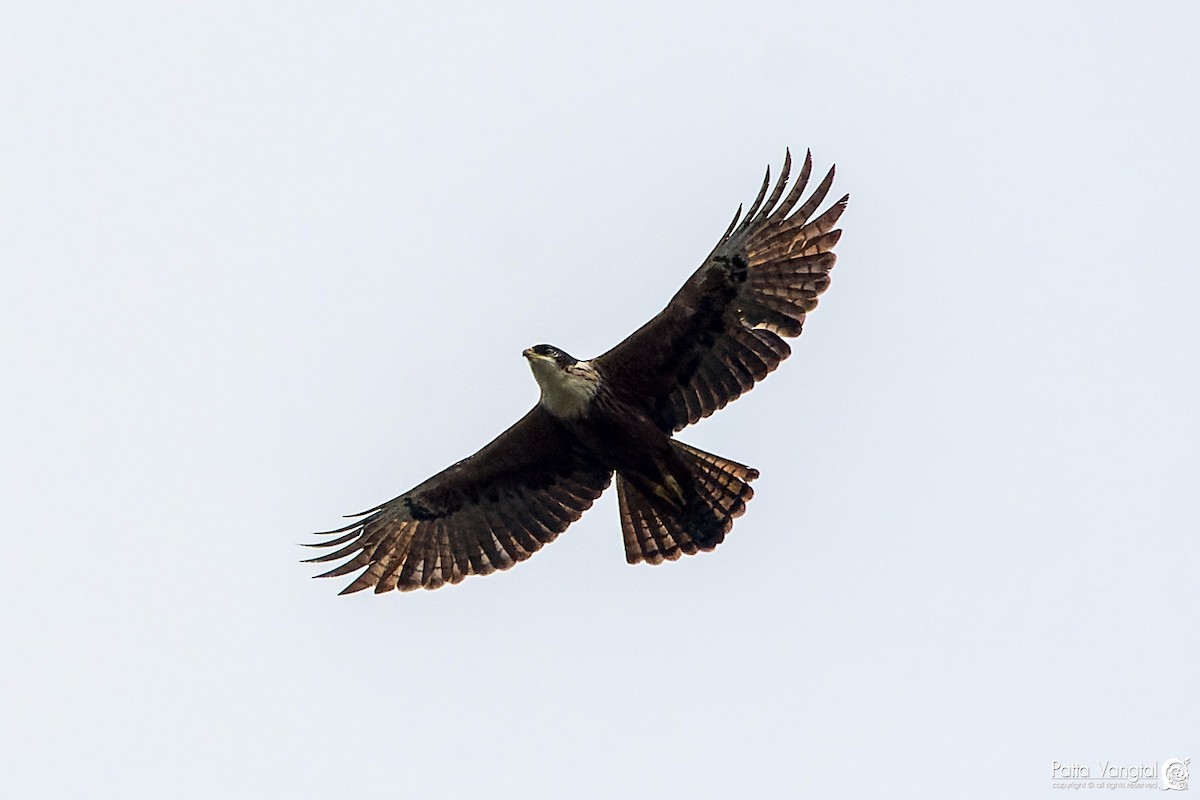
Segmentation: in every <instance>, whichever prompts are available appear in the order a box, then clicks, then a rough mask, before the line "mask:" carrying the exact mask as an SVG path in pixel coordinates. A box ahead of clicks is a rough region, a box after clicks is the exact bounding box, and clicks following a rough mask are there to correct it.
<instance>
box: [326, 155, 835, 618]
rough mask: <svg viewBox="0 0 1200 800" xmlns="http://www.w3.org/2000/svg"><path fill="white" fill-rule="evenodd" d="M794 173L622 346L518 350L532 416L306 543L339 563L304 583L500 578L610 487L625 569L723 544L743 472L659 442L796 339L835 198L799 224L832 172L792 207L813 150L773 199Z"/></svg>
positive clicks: (385, 587) (829, 243)
mask: <svg viewBox="0 0 1200 800" xmlns="http://www.w3.org/2000/svg"><path fill="white" fill-rule="evenodd" d="M791 166H792V158H791V153H790V152H789V153H788V154H787V157H786V158H785V159H784V162H783V169H782V170H781V175H780V177H779V180H778V181H777V182H776V183H775V185H774V188H771V171H770V169H768V170H767V175H766V177H765V178H764V179H763V184H762V189H760V190H759V193H758V197H757V198H756V199H755V201H754V203H753V204H751V206H750V209H749V210H748V211H747V212H746V214H745V215H742V213H741V212H742V209H741V207H739V208H738V212H737V213H736V214H735V215H734V217H733V221H732V222H731V223H730V224H729V228H728V229H727V230H726V231H725V233H724V234H723V235H722V236H721V238H720V240H719V241H718V242H717V245H716V247H715V248H714V249H713V251H712V253H710V254H709V256H708V257H707V258H706V259H704V263H702V264H701V265H700V268H699V269H697V270H696V272H695V273H693V274H692V276H691V277H690V278H688V280H687V282H686V283H685V284H684V285H683V288H682V289H680V290H679V291H678V292H677V293H676V294H675V296H674V297H673V298H672V299H671V302H670V303H668V304H667V306H666V308H664V309H663V310H662V311H661V312H660V313H659V314H658V316H656V317H654V318H653V319H652V320H650V321H649V322H647V323H646V324H645V325H643V326H642V327H641V328H639V329H638V330H636V331H634V332H633V334H631V335H630V336H629V337H628V338H627V339H625V341H623V342H621V343H620V344H618V345H617V346H616V347H614V348H613V349H611V350H609V351H608V352H607V353H605V354H603V355H601V356H597V357H595V358H592V359H589V360H586V361H581V360H580V359H577V358H575V357H573V356H570V355H568V354H567V353H566V352H565V351H563V350H561V349H559V348H557V347H552V346H550V345H547V344H539V345H535V346H533V347H530V348H528V349H527V350H525V352H524V355H525V358H526V359H527V360H528V361H529V366H530V369H532V371H533V377H534V378H535V379H536V380H537V383H538V386H539V388H540V390H541V397H540V398H539V400H538V403H537V405H535V406H534V407H533V408H532V409H531V410H530V411H529V413H527V414H526V415H525V416H524V417H522V418H521V419H520V420H518V421H517V422H516V424H514V425H513V426H512V427H511V428H509V429H508V430H506V431H505V432H504V433H502V434H500V435H499V436H498V437H497V438H496V439H495V440H494V441H492V442H491V443H490V444H488V445H487V446H486V447H484V448H483V449H482V450H480V451H479V452H478V453H476V454H475V455H473V456H471V457H470V458H466V459H463V460H462V461H459V462H458V463H457V464H454V465H453V466H451V467H449V468H447V469H445V470H443V471H442V472H439V473H438V474H437V475H434V476H433V477H432V478H430V479H429V480H427V481H425V482H424V483H422V484H421V485H420V486H417V487H416V488H415V489H412V490H410V491H407V492H405V493H404V494H402V495H400V496H399V497H397V498H395V499H393V500H389V501H387V502H386V503H383V504H381V505H379V506H376V507H375V508H372V509H370V510H368V511H364V512H362V513H361V514H355V515H353V516H354V517H357V519H356V520H355V521H354V522H352V523H351V524H349V525H347V526H345V527H343V528H339V529H338V530H334V531H328V532H326V533H323V534H318V535H320V536H332V537H333V538H331V539H328V540H326V541H322V542H319V543H316V544H310V545H308V546H309V547H326V548H337V549H336V550H334V551H332V552H329V553H326V554H324V555H321V556H318V557H316V558H312V559H307V561H308V562H325V561H336V560H338V559H342V558H348V559H349V560H348V561H346V562H345V563H343V564H341V565H340V566H337V567H335V568H334V569H332V570H330V571H328V572H325V573H323V574H321V575H318V576H316V577H319V578H326V577H334V576H339V575H348V574H350V573H352V572H355V571H357V570H362V572H361V573H360V574H359V575H358V576H357V577H356V578H355V579H354V581H353V582H352V583H351V584H350V585H349V586H347V587H346V588H345V589H344V590H343V591H342V594H349V593H352V592H358V591H361V590H363V589H374V591H375V592H376V593H382V592H386V591H390V590H392V589H398V590H400V591H410V590H412V589H422V588H423V589H436V588H438V587H440V586H443V585H445V584H447V583H459V582H460V581H462V580H463V579H464V578H466V577H467V576H468V575H487V574H489V573H492V572H495V571H496V570H502V569H508V568H509V567H511V566H513V565H514V564H516V563H517V562H518V561H524V560H525V559H527V558H529V557H530V556H531V555H533V553H535V552H537V551H538V550H540V549H541V547H542V545H544V544H546V543H548V542H550V541H552V540H554V539H555V537H557V536H558V535H559V534H560V533H562V532H563V531H564V530H566V529H567V527H568V526H569V525H570V524H571V523H572V522H574V521H575V520H577V519H579V517H580V515H582V514H583V512H584V511H586V510H587V509H588V508H589V507H591V505H592V503H593V502H595V500H596V498H598V497H599V496H600V495H601V493H603V492H604V490H605V489H606V488H608V485H609V483H610V481H612V479H613V475H614V474H615V475H616V483H617V503H618V507H619V509H620V516H621V532H622V535H623V537H624V541H625V558H626V560H627V561H628V562H629V563H630V564H636V563H639V562H643V561H644V562H647V563H650V564H659V563H662V562H663V561H664V560H668V561H673V560H675V559H678V558H679V557H680V556H681V555H684V554H687V555H691V554H693V553H697V552H700V551H708V550H712V549H714V548H715V547H716V546H717V545H718V544H720V543H721V542H722V541H724V539H725V535H726V534H727V533H729V531H730V529H731V528H732V526H733V520H734V519H735V518H736V517H739V516H741V515H742V514H743V513H744V512H745V510H746V503H747V501H749V500H750V498H751V497H752V496H753V494H754V491H753V490H752V489H751V488H750V481H752V480H754V479H755V478H757V477H758V471H757V470H755V469H752V468H750V467H747V466H743V465H742V464H738V463H736V462H734V461H730V460H728V459H725V458H721V457H720V456H715V455H712V454H711V453H706V452H704V451H702V450H697V449H696V448H694V447H690V446H688V445H686V444H684V443H683V442H680V441H678V440H676V439H674V438H673V434H674V433H675V432H677V431H679V430H682V429H683V428H684V427H686V426H688V425H690V424H692V423H694V422H696V421H698V420H700V419H701V418H703V417H707V416H709V415H710V414H712V413H713V412H714V411H717V410H718V409H721V408H723V407H724V406H725V405H726V404H728V403H729V402H731V401H732V400H735V399H736V398H738V397H739V396H741V395H742V394H743V393H745V392H747V391H749V390H750V389H751V388H752V387H753V386H754V384H755V383H756V382H757V381H760V380H762V379H763V378H765V377H766V376H767V374H768V373H769V372H771V371H772V370H774V369H775V368H776V367H777V366H779V363H780V362H781V361H783V360H784V359H785V358H787V357H788V355H789V354H790V353H791V348H790V347H788V344H787V342H785V341H784V338H785V337H794V336H799V335H800V330H801V327H802V326H803V324H804V318H805V315H806V314H807V313H808V312H809V311H812V310H813V309H814V308H815V307H816V305H817V297H818V295H820V294H821V293H822V292H823V291H825V289H826V287H828V286H829V271H830V270H831V269H832V268H833V264H834V260H835V255H834V253H833V247H834V245H835V244H837V241H838V238H839V237H840V236H841V230H838V229H835V228H834V226H835V225H836V224H837V221H838V217H840V216H841V214H842V211H844V210H845V208H846V204H847V202H848V201H849V199H850V196H849V195H846V196H845V197H843V198H842V199H840V200H838V201H837V202H836V203H833V204H832V205H831V206H830V207H829V208H828V209H827V210H825V211H824V212H823V213H821V214H820V215H817V216H814V214H815V213H816V211H817V210H818V208H820V206H821V204H822V203H823V202H824V200H825V196H826V195H827V194H828V192H829V188H830V186H831V185H832V183H833V174H834V170H833V169H832V168H830V170H829V172H828V174H826V175H825V178H824V179H823V180H822V181H821V183H820V184H819V185H818V186H817V188H816V189H815V190H813V192H812V194H811V195H810V196H809V197H808V199H806V200H804V202H803V203H801V202H800V200H801V196H802V195H803V193H804V190H805V188H806V187H807V185H808V180H809V176H810V174H811V172H812V154H811V152H810V153H809V154H807V155H806V156H805V159H804V164H803V166H802V167H801V169H800V174H799V175H798V176H797V177H796V181H795V183H794V184H792V186H791V188H790V189H788V178H789V174H790V172H791ZM768 189H770V196H768V194H767V192H768ZM785 191H786V192H787V194H786V196H784V192H785ZM739 220H741V222H740V224H739Z"/></svg>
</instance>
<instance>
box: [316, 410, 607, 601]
mask: <svg viewBox="0 0 1200 800" xmlns="http://www.w3.org/2000/svg"><path fill="white" fill-rule="evenodd" d="M611 477H612V474H611V471H610V470H608V469H605V468H603V467H602V466H599V465H598V464H596V463H595V462H594V461H592V460H591V459H590V458H589V457H588V456H587V455H586V454H585V453H582V452H581V451H580V450H579V448H578V447H577V446H576V444H575V440H574V437H572V436H571V434H570V433H569V432H568V431H567V430H566V428H564V427H563V425H562V423H561V422H559V421H558V420H556V419H555V418H554V417H553V416H551V415H550V414H549V413H548V412H546V411H544V410H543V409H542V408H541V407H540V406H534V408H533V410H532V411H530V412H529V413H528V414H526V415H525V416H524V417H522V418H521V420H520V421H518V422H517V423H516V424H515V425H513V426H512V427H511V428H509V429H508V430H507V431H505V432H504V433H502V434H500V436H498V437H497V438H496V439H495V440H494V441H493V442H492V443H491V444H489V445H487V446H486V447H484V448H483V449H482V450H480V451H479V452H478V453H476V454H475V455H473V456H471V457H470V458H467V459H464V460H462V461H460V462H458V463H457V464H455V465H454V466H452V467H450V468H448V469H446V470H443V471H442V472H440V473H438V474H437V475H434V476H433V477H432V478H430V479H429V480H427V481H425V482H424V483H422V484H421V485H420V486H418V487H416V488H415V489H413V490H412V491H409V492H405V493H404V494H402V495H400V496H399V497H397V498H395V499H394V500H389V501H388V502H386V503H384V504H383V505H380V506H377V507H375V508H373V509H371V510H370V511H365V512H363V514H361V515H357V516H361V517H362V519H359V520H358V521H356V522H354V523H352V524H350V525H347V526H346V527H344V528H340V529H338V530H336V531H328V532H327V533H326V534H320V535H334V534H341V535H339V536H337V537H336V538H334V539H331V540H329V541H326V542H321V543H319V544H315V545H309V546H310V547H336V546H338V545H345V546H344V547H342V548H340V549H339V550H337V551H336V552H333V553H328V554H326V555H322V556H318V557H317V558H312V559H308V560H309V561H310V562H318V561H335V560H337V559H339V558H345V557H347V556H353V557H352V558H350V560H349V561H347V562H346V563H345V564H342V565H341V566H339V567H336V568H334V569H332V570H330V571H329V572H326V573H324V574H322V575H318V576H317V577H318V578H328V577H333V576H336V575H346V574H348V573H351V572H353V571H355V570H357V569H362V568H364V567H365V568H366V569H365V570H364V571H363V573H362V574H361V575H359V576H358V578H357V579H355V581H354V582H353V583H351V584H350V585H349V586H347V587H346V589H345V590H343V591H342V594H349V593H351V592H357V591H361V590H362V589H366V588H368V587H374V588H375V592H376V593H381V592H386V591H389V590H391V589H399V590H400V591H409V590H411V589H417V588H425V589H436V588H438V587H439V586H442V585H443V584H446V583H458V582H459V581H461V580H462V579H463V578H465V577H466V576H467V575H487V574H489V573H492V572H495V571H496V570H499V569H508V568H509V567H511V566H512V565H513V564H515V563H517V562H518V561H524V560H525V559H527V558H529V556H530V555H532V554H533V553H535V552H536V551H538V550H540V549H541V547H542V545H544V544H546V543H547V542H550V541H553V540H554V538H555V537H556V536H558V534H560V533H562V532H563V531H565V530H566V529H567V526H569V525H570V524H571V523H572V522H574V521H575V520H577V519H579V517H580V515H581V514H583V512H584V511H586V510H587V509H588V508H589V507H591V505H592V503H593V502H594V501H595V500H596V498H597V497H599V496H600V494H601V493H602V492H603V491H604V489H605V488H606V487H607V486H608V482H609V479H610V478H611Z"/></svg>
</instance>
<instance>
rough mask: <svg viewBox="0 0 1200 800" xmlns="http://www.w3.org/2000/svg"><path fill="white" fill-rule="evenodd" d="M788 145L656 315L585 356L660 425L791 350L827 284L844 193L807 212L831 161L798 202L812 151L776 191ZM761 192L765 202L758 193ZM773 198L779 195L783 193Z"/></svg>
mask: <svg viewBox="0 0 1200 800" xmlns="http://www.w3.org/2000/svg"><path fill="white" fill-rule="evenodd" d="M791 165H792V156H791V153H790V152H789V153H788V154H787V157H786V158H785V160H784V162H783V170H782V174H781V175H780V177H779V181H778V182H777V183H776V184H775V188H774V189H773V190H772V191H771V196H770V197H769V198H768V197H767V190H768V188H770V184H771V172H770V170H767V176H766V178H764V179H763V185H762V189H761V190H759V193H758V197H757V198H756V199H755V201H754V203H753V205H752V206H751V207H750V210H749V211H748V212H747V213H746V215H745V217H744V218H742V223H741V225H738V219H739V217H741V209H740V208H739V209H738V213H737V214H736V215H734V218H733V222H731V223H730V225H729V229H728V230H726V231H725V234H724V235H723V236H722V237H721V239H720V241H719V242H718V243H717V246H716V248H715V249H714V250H713V251H712V253H711V254H710V255H709V256H708V258H706V259H705V260H704V263H703V264H701V265H700V268H699V269H697V270H696V272H695V273H694V274H693V275H692V277H691V278H689V279H688V281H687V283H685V284H684V285H683V288H682V289H680V290H679V291H678V292H677V293H676V295H675V297H673V298H672V299H671V302H670V303H668V304H667V307H666V308H664V309H663V310H662V311H661V312H660V313H659V314H658V316H656V317H655V318H654V319H652V320H650V321H649V322H648V323H646V324H645V325H643V326H642V327H641V328H639V329H638V330H637V331H635V332H634V333H632V334H631V335H630V336H629V337H628V338H627V339H625V341H623V342H621V343H620V344H619V345H617V346H616V347H614V348H613V349H612V350H609V351H608V352H607V353H605V354H604V355H602V356H599V357H598V358H596V359H593V363H594V364H595V365H596V367H597V368H598V369H599V370H600V372H601V374H602V375H604V376H605V378H606V379H607V380H609V381H610V382H611V385H615V386H620V387H622V388H623V389H624V390H626V391H627V392H628V393H629V398H628V399H630V400H634V401H641V402H643V403H644V402H645V400H646V398H650V404H651V411H652V413H653V414H654V415H655V417H656V418H657V420H658V422H659V424H660V425H661V426H662V428H663V429H664V430H666V431H678V430H680V429H682V428H684V427H686V426H687V425H690V424H692V423H693V422H696V421H698V420H700V419H701V418H703V417H707V416H708V415H709V414H712V413H713V412H714V411H717V410H718V409H720V408H724V407H725V405H726V404H728V403H729V402H731V401H733V400H735V399H737V398H738V397H740V396H741V395H742V394H743V393H745V392H747V391H749V390H750V389H751V388H752V387H753V386H754V384H755V383H756V382H757V381H760V380H762V379H763V378H765V377H766V376H767V374H768V373H770V372H771V371H772V370H774V369H775V368H776V367H777V366H779V363H780V362H781V361H783V360H784V359H785V358H787V357H788V355H790V354H791V348H790V347H788V345H787V342H785V341H784V340H783V338H782V337H785V336H786V337H792V336H799V335H800V331H801V329H802V327H803V325H804V318H805V315H806V314H807V313H808V312H809V311H812V310H813V309H814V308H816V306H817V296H818V295H820V294H821V293H822V292H824V291H825V289H826V288H827V287H828V286H829V271H830V270H831V269H832V268H833V264H834V261H835V260H836V256H835V255H834V253H833V246H834V245H835V244H837V241H838V239H839V237H840V236H841V233H842V232H841V231H840V230H834V225H836V224H837V221H838V217H840V216H841V214H842V211H844V210H845V208H846V204H847V202H848V201H849V200H850V195H846V196H845V197H843V198H842V199H841V200H838V201H837V202H836V203H834V204H833V205H832V206H830V207H829V209H827V210H826V211H825V212H824V213H823V214H821V215H820V216H818V217H817V218H815V219H812V220H811V221H809V220H810V217H812V215H813V213H814V212H815V211H816V210H817V208H818V207H819V206H820V205H821V203H822V202H823V201H824V200H825V195H826V194H828V192H829V188H830V186H831V185H832V184H833V174H834V171H833V169H832V168H831V169H830V170H829V173H828V174H827V175H826V176H825V179H824V180H822V181H821V183H820V185H819V186H818V187H817V188H816V190H814V191H813V193H812V195H811V196H810V197H809V198H808V199H807V200H806V201H805V202H804V203H803V204H801V205H800V206H799V208H797V204H798V203H799V202H800V197H801V195H802V193H803V192H804V189H805V187H806V186H807V185H808V179H809V176H810V175H811V173H812V154H811V153H809V154H808V155H807V156H806V157H805V159H804V166H803V167H802V168H801V170H800V175H799V176H798V177H797V179H796V183H795V185H794V186H793V187H792V188H791V191H789V192H788V194H787V197H783V192H784V189H786V188H787V183H788V175H789V172H790V170H791ZM764 198H765V199H766V202H765V203H764V202H763V200H764ZM780 198H783V199H782V201H781V200H780Z"/></svg>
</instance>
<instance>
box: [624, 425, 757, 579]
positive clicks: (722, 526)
mask: <svg viewBox="0 0 1200 800" xmlns="http://www.w3.org/2000/svg"><path fill="white" fill-rule="evenodd" d="M671 444H672V445H673V446H674V448H675V454H676V455H677V456H678V457H679V459H680V460H681V461H682V462H683V464H684V466H685V467H686V468H687V471H688V473H689V474H690V475H691V476H692V479H693V483H692V485H693V488H694V490H695V491H694V492H692V493H690V494H691V495H692V499H691V500H690V501H689V502H688V504H687V506H686V507H685V508H684V509H682V510H680V509H679V508H677V507H675V506H672V505H671V504H670V503H668V502H665V501H664V500H663V499H661V498H658V497H649V496H647V495H646V493H645V492H643V491H642V490H641V489H639V488H638V487H637V486H635V485H634V484H633V483H632V482H631V481H628V480H626V479H625V478H624V477H623V476H622V475H621V474H620V473H617V502H618V504H619V505H620V509H621V532H622V534H623V535H624V537H625V560H626V561H628V562H629V563H630V564H637V563H638V562H640V561H645V562H647V563H649V564H661V563H662V562H663V561H674V560H676V559H678V558H679V557H680V556H682V555H692V554H694V553H697V552H699V551H701V550H704V551H707V550H712V549H714V548H716V546H717V545H719V544H720V543H721V542H723V541H725V534H727V533H729V530H730V529H731V528H732V527H733V521H734V519H736V518H737V517H740V516H741V515H742V514H744V513H745V511H746V503H748V502H749V501H750V498H751V497H753V496H754V490H753V489H751V488H750V481H752V480H754V479H755V478H757V477H758V470H756V469H753V468H751V467H747V466H744V465H742V464H738V463H737V462H734V461H729V460H728V459H724V458H721V457H720V456H714V455H712V454H711V453H706V452H704V451H703V450H697V449H696V448H694V447H689V446H688V445H686V444H683V443H682V442H677V441H673V442H671Z"/></svg>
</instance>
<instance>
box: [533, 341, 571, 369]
mask: <svg viewBox="0 0 1200 800" xmlns="http://www.w3.org/2000/svg"><path fill="white" fill-rule="evenodd" d="M523 355H524V356H525V358H527V359H529V365H530V367H531V368H532V369H533V371H534V373H535V374H536V372H537V370H538V367H537V366H536V365H537V364H539V363H541V364H546V365H547V366H549V365H551V364H553V365H554V366H556V367H557V368H558V369H566V368H567V367H572V366H574V365H576V364H578V363H579V359H577V358H575V357H574V356H571V355H568V354H566V353H564V352H563V351H562V350H559V349H558V348H557V347H555V346H553V345H549V344H535V345H534V346H533V347H527V348H526V349H525V352H524V354H523Z"/></svg>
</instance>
